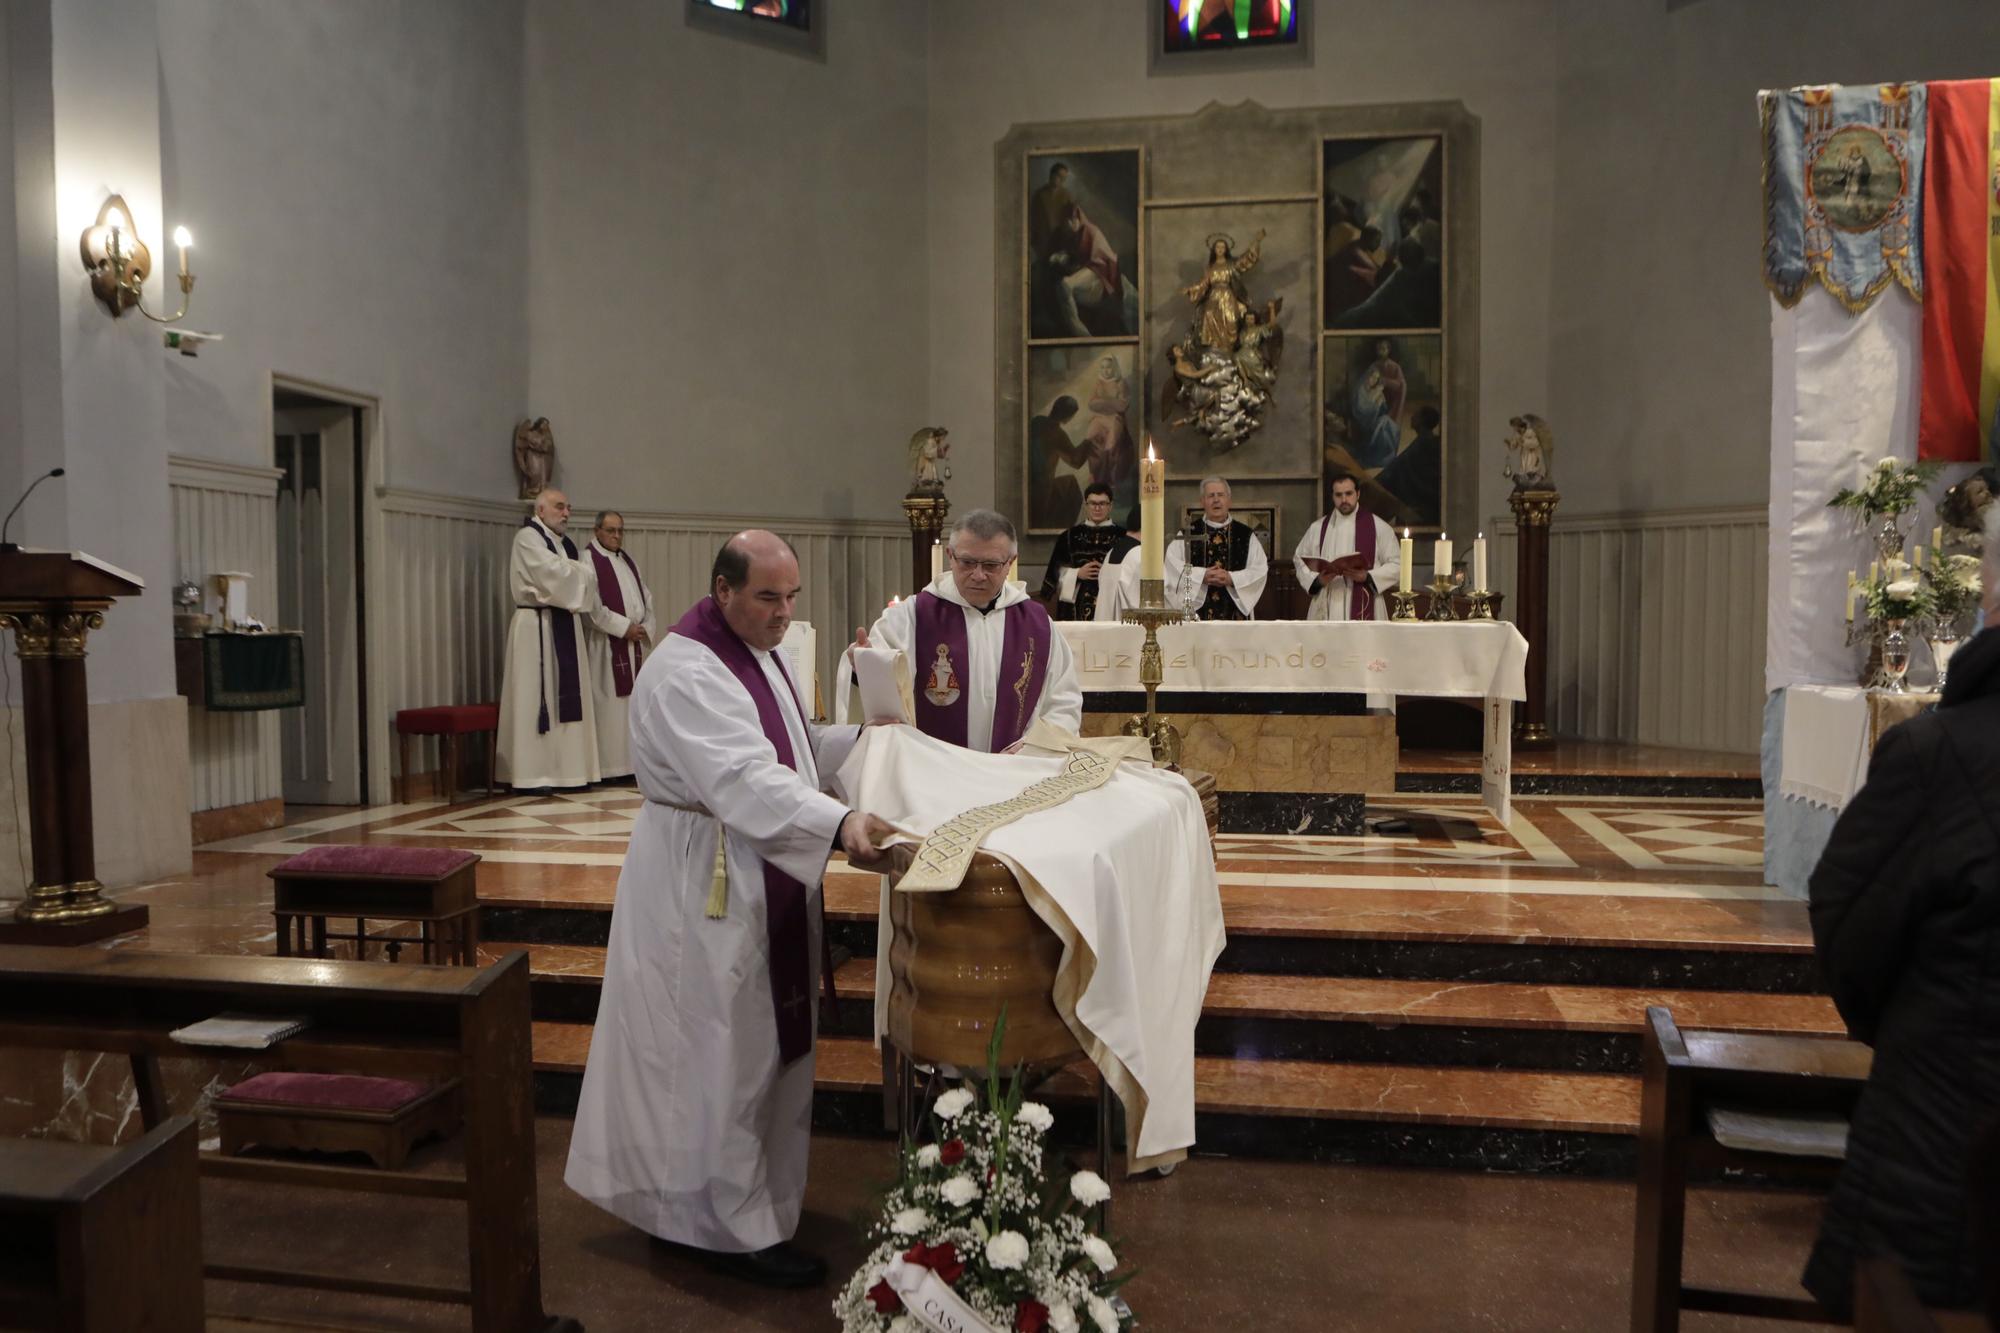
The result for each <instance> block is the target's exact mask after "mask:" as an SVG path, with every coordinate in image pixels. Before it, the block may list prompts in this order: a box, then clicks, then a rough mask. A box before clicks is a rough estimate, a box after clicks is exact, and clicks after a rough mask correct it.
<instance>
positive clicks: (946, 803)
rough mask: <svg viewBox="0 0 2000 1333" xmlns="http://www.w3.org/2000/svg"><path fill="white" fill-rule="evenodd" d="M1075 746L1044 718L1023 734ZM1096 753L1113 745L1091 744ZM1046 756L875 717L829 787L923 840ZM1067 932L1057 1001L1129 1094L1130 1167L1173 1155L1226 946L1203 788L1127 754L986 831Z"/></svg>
mask: <svg viewBox="0 0 2000 1333" xmlns="http://www.w3.org/2000/svg"><path fill="white" fill-rule="evenodd" d="M1051 740H1053V742H1054V743H1055V744H1062V743H1064V742H1066V741H1074V740H1075V738H1074V737H1071V736H1066V735H1065V734H1064V733H1061V732H1058V731H1056V730H1055V729H1053V728H1047V727H1038V728H1037V729H1036V730H1034V731H1031V732H1030V733H1029V735H1028V737H1027V740H1026V744H1027V745H1030V746H1037V745H1039V744H1042V743H1045V742H1048V741H1051ZM1087 744H1090V745H1091V746H1092V747H1093V748H1099V747H1101V746H1104V745H1115V744H1117V742H1088V743H1087ZM1063 762H1064V760H1063V758H1062V757H1059V756H1058V755H1057V754H1056V753H1054V752H1053V751H1046V750H1039V749H1037V750H1035V751H1033V752H1030V751H1029V750H1026V749H1024V750H1023V752H1022V753H1019V754H1013V755H988V754H977V753H974V752H973V751H970V750H964V749H960V748H959V747H958V746H955V745H949V744H946V743H945V742H943V741H939V740H934V739H932V738H931V737H929V736H926V735H924V734H923V733H922V732H920V731H918V730H917V729H916V728H914V727H870V728H868V729H867V730H866V731H864V732H863V733H862V738H861V740H860V741H859V742H858V743H857V744H856V745H855V747H854V750H853V751H852V753H850V754H849V755H848V758H847V762H846V763H845V764H843V765H842V766H841V769H840V773H839V775H838V776H837V777H836V779H835V781H834V789H835V790H836V791H837V792H839V793H840V794H841V795H842V797H843V798H844V799H845V800H846V801H847V802H848V803H849V804H851V805H853V806H854V807H855V808H856V809H865V810H869V811H872V812H873V813H876V814H879V815H881V816H882V817H883V818H884V819H887V820H888V821H889V822H890V823H892V824H894V825H896V826H897V827H898V828H899V829H902V830H904V831H905V832H907V833H910V834H913V835H915V836H917V837H923V836H926V835H928V834H929V833H930V832H931V831H932V830H934V829H936V828H937V827H938V826H939V825H941V824H943V823H945V822H946V821H948V820H950V819H951V818H952V817H953V816H955V815H959V814H962V813H964V812H965V811H967V810H971V809H974V808H976V807H979V806H984V805H991V804H994V803H997V802H1000V801H1005V800H1009V799H1011V798H1013V797H1014V796H1017V795H1019V794H1020V793H1021V792H1022V791H1023V790H1024V789H1025V788H1027V787H1029V786H1031V785H1033V784H1034V783H1036V782H1039V781H1041V780H1042V779H1044V778H1048V777H1053V776H1055V775H1056V774H1057V773H1058V772H1060V771H1061V769H1062V766H1063ZM983 850H985V851H987V852H990V853H992V854H993V855H994V856H996V857H998V858H999V859H1000V860H1001V861H1002V862H1004V863H1005V864H1006V865H1007V867H1008V868H1009V869H1011V870H1012V871H1013V872H1014V876H1015V878H1016V879H1017V880H1018V881H1019V882H1020V885H1021V891H1022V893H1023V894H1025V895H1026V897H1027V899H1028V902H1029V904H1030V906H1032V907H1033V908H1034V911H1035V914H1036V915H1037V916H1039V917H1040V918H1041V919H1042V921H1043V923H1044V924H1046V925H1047V926H1048V927H1049V929H1050V930H1052V931H1054V932H1055V933H1056V935H1057V936H1058V937H1059V938H1060V939H1061V940H1062V942H1063V952H1062V961H1061V963H1060V965H1059V967H1058V973H1057V982H1056V989H1055V994H1054V997H1053V998H1054V1000H1055V1002H1056V1008H1057V1010H1058V1012H1060V1013H1061V1014H1062V1015H1063V1019H1064V1021H1065V1022H1067V1023H1068V1024H1069V1027H1070V1030H1071V1031H1072V1032H1073V1033H1075V1034H1076V1038H1077V1041H1078V1043H1079V1044H1080V1045H1081V1046H1082V1047H1083V1049H1084V1052H1085V1053H1086V1054H1087V1055H1088V1056H1089V1057H1090V1059H1091V1060H1092V1062H1093V1063H1095V1064H1096V1065H1097V1067H1098V1068H1099V1069H1100V1070H1102V1071H1103V1073H1104V1076H1105V1078H1106V1079H1107V1080H1108V1081H1109V1083H1110V1085H1111V1087H1112V1089H1113V1090H1114V1091H1115V1092H1116V1093H1117V1094H1118V1097H1119V1099H1120V1100H1121V1101H1122V1102H1123V1103H1124V1105H1125V1116H1126V1124H1127V1130H1128V1133H1129V1135H1130V1143H1131V1144H1132V1148H1131V1150H1130V1152H1129V1154H1128V1156H1127V1159H1126V1161H1127V1169H1128V1170H1132V1171H1142V1170H1145V1169H1147V1168H1149V1167H1153V1166H1159V1165H1164V1164H1168V1163H1172V1162H1175V1161H1178V1160H1180V1158H1181V1157H1183V1156H1184V1155H1185V1154H1186V1151H1187V1149H1188V1147H1189V1146H1190V1145H1192V1144H1193V1143H1194V1027H1195V1021H1196V1020H1197V1019H1198V1018H1200V1016H1201V1005H1202V999H1203V997H1204V996H1206V995H1207V993H1208V977H1209V972H1210V970H1211V969H1213V968H1214V966H1215V960H1216V958H1217V957H1218V956H1220V955H1221V953H1222V945H1223V931H1222V897H1221V893H1220V891H1219V889H1218V888H1217V886H1216V877H1215V857H1214V853H1213V852H1212V851H1211V849H1210V847H1209V842H1208V825H1207V823H1206V822H1205V821H1204V819H1203V817H1202V812H1201V798H1200V797H1199V796H1197V795H1196V794H1195V790H1194V788H1193V787H1191V786H1189V785H1188V783H1187V781H1186V780H1185V779H1183V778H1182V777H1180V776H1179V775H1178V774H1174V773H1168V772H1165V771H1163V770H1157V769H1154V768H1153V767H1152V766H1151V765H1150V764H1144V763H1125V764H1122V765H1120V767H1119V770H1118V772H1117V773H1116V774H1114V775H1113V776H1112V778H1111V779H1110V781H1108V782H1106V783H1105V784H1104V785H1103V786H1101V787H1099V788H1097V789H1096V790H1094V791H1087V792H1084V793H1083V794H1081V795H1079V796H1074V797H1072V798H1070V799H1069V800H1068V801H1065V802H1063V803H1062V804H1061V805H1058V806H1054V807H1052V808H1051V809H1048V810H1043V811H1038V812H1036V813H1034V814H1029V815H1026V816H1023V817H1022V818H1020V819H1017V820H1015V821H1014V822H1013V823H1011V824H1007V825H1004V826H1002V827H1001V828H999V829H996V830H994V832H993V833H992V834H990V835H989V836H988V837H987V839H986V841H985V843H984V844H983ZM882 885H883V888H882V900H883V901H882V915H881V921H882V926H881V929H880V932H879V939H880V941H881V943H880V946H879V948H878V952H877V956H876V967H875V977H876V993H875V1021H876V1034H877V1036H878V1037H879V1036H880V1035H881V1032H882V1030H883V1027H884V1026H885V1024H886V1021H887V1013H888V987H889V979H890V972H889V961H888V941H889V938H890V926H889V903H888V895H889V888H888V880H887V879H886V878H884V879H883V881H882Z"/></svg>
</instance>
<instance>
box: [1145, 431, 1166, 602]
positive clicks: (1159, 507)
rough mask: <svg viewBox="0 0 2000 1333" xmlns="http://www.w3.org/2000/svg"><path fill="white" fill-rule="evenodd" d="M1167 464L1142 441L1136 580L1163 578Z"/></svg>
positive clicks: (1149, 442) (1151, 447)
mask: <svg viewBox="0 0 2000 1333" xmlns="http://www.w3.org/2000/svg"><path fill="white" fill-rule="evenodd" d="M1166 524H1167V464H1166V460H1165V459H1162V458H1160V457H1158V456H1157V455H1156V454H1155V453H1154V452H1153V442H1152V441H1151V440H1148V441H1146V456H1145V458H1144V459H1142V460H1140V463H1139V577H1140V578H1142V579H1158V578H1165V577H1166V553H1167V545H1166V539H1167V532H1166Z"/></svg>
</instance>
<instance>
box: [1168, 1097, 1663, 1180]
mask: <svg viewBox="0 0 2000 1333" xmlns="http://www.w3.org/2000/svg"><path fill="white" fill-rule="evenodd" d="M1194 1142H1195V1154H1196V1156H1198V1157H1211V1156H1221V1157H1277V1158H1283V1159H1285V1160H1287V1161H1308V1162H1349V1163H1357V1164H1361V1165H1370V1166H1432V1167H1446V1168H1449V1169H1451V1170H1454V1171H1494V1172H1508V1173H1512V1174H1533V1175H1551V1176H1614V1177H1615V1176H1631V1175H1634V1174H1636V1172H1637V1170H1638V1162H1639V1140H1638V1139H1637V1138H1636V1137H1628V1136H1626V1135H1623V1134H1592V1133H1586V1132H1581V1131H1574V1130H1534V1129H1489V1128H1477V1127H1471V1126H1465V1125H1412V1124H1403V1123H1394V1122H1385V1121H1375V1120H1321V1119H1304V1118H1301V1117H1296V1116H1258V1115H1235V1114H1222V1113H1216V1112H1204V1111H1197V1112H1196V1113H1195V1117H1194Z"/></svg>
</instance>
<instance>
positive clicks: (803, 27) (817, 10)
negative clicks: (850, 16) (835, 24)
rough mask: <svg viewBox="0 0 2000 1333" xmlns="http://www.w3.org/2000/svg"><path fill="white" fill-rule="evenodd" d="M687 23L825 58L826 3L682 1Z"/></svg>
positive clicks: (809, 0) (814, 0)
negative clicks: (684, 5)
mask: <svg viewBox="0 0 2000 1333" xmlns="http://www.w3.org/2000/svg"><path fill="white" fill-rule="evenodd" d="M685 3H686V5H687V24H688V26H689V27H690V28H701V29H704V30H705V31H708V32H717V33H721V34H723V35H724V36H728V37H741V38H743V39H744V40H746V41H752V42H758V43H761V44H762V45H765V46H772V47H777V48H778V49H780V50H784V51H790V52H792V53H793V54H795V55H802V56H805V57H807V58H808V59H812V60H822V61H823V60H825V59H826V0H685Z"/></svg>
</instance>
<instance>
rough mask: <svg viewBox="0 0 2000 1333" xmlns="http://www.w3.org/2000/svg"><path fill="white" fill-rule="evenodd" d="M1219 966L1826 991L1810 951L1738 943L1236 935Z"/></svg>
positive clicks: (1270, 970) (1281, 971)
mask: <svg viewBox="0 0 2000 1333" xmlns="http://www.w3.org/2000/svg"><path fill="white" fill-rule="evenodd" d="M1419 886H1420V885H1419ZM1215 966H1216V970H1217V971H1220V972H1267V973H1277V974H1283V975H1292V976H1314V977H1397V978H1409V979H1415V980H1425V981H1515V982H1523V983H1527V984H1532V985H1544V986H1648V987H1672V988H1674V989H1679V990H1737V991H1756V992H1760V993H1765V994H1816V993H1818V991H1819V990H1820V985H1819V979H1818V974H1817V971H1816V968H1815V965H1814V963H1813V959H1812V956H1811V955H1810V954H1798V953H1765V952H1756V951H1750V950H1738V949H1660V948H1636V949H1628V948H1620V947H1614V946H1608V945H1567V944H1500V943H1488V942H1480V943H1464V944H1459V943H1451V942H1440V941H1430V940H1370V939H1334V940H1325V939H1318V940H1315V939H1299V938H1296V937H1287V936H1282V935H1234V936H1231V937H1230V939H1229V943H1228V945H1227V946H1226V947H1225V948H1224V949H1223V951H1222V957H1221V959H1220V960H1218V961H1217V963H1216V965H1215Z"/></svg>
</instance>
